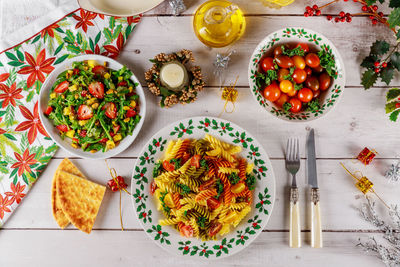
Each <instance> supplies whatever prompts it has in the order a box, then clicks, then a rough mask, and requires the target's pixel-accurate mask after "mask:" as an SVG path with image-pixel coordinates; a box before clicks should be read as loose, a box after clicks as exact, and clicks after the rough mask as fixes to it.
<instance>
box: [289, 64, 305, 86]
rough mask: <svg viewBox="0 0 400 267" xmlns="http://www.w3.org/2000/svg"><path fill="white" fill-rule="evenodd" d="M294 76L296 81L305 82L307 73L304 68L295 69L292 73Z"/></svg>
mask: <svg viewBox="0 0 400 267" xmlns="http://www.w3.org/2000/svg"><path fill="white" fill-rule="evenodd" d="M292 78H293V80H294V81H295V83H299V84H300V83H303V82H304V81H305V80H306V78H307V73H306V71H305V70H302V69H297V68H296V69H295V70H294V72H293V74H292Z"/></svg>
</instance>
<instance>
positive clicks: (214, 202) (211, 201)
mask: <svg viewBox="0 0 400 267" xmlns="http://www.w3.org/2000/svg"><path fill="white" fill-rule="evenodd" d="M219 205H221V202H219V201H218V199H215V198H213V197H210V198H208V199H207V207H209V208H210V209H212V210H215V209H216V208H218V207H219Z"/></svg>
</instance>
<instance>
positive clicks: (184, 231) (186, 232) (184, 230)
mask: <svg viewBox="0 0 400 267" xmlns="http://www.w3.org/2000/svg"><path fill="white" fill-rule="evenodd" d="M179 232H180V233H181V235H183V236H184V237H193V233H194V231H193V228H192V226H190V225H185V226H182V227H181V228H180V229H179Z"/></svg>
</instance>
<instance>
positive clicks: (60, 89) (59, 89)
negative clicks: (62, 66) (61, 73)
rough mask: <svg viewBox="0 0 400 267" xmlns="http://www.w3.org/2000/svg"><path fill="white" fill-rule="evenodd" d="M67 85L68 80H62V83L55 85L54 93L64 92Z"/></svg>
mask: <svg viewBox="0 0 400 267" xmlns="http://www.w3.org/2000/svg"><path fill="white" fill-rule="evenodd" d="M68 86H69V81H63V82H62V83H60V84H58V85H57V87H56V88H55V89H54V92H56V93H64V92H65V91H66V90H67V89H68Z"/></svg>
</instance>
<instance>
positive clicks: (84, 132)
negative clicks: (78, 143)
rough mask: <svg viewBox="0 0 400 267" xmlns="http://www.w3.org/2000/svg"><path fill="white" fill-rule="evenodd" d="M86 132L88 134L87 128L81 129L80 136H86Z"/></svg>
mask: <svg viewBox="0 0 400 267" xmlns="http://www.w3.org/2000/svg"><path fill="white" fill-rule="evenodd" d="M86 134H87V131H86V130H81V132H80V133H79V136H80V137H85V136H86Z"/></svg>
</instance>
